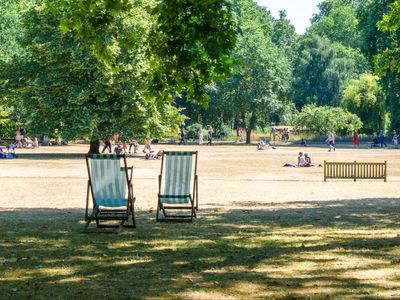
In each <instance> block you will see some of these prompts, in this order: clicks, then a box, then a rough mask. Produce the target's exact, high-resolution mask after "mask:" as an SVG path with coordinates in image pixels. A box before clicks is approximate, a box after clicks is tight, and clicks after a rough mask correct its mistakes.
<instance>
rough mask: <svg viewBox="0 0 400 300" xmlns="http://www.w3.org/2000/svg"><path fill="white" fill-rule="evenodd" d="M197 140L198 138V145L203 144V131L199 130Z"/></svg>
mask: <svg viewBox="0 0 400 300" xmlns="http://www.w3.org/2000/svg"><path fill="white" fill-rule="evenodd" d="M197 136H198V138H199V145H203V143H204V134H203V131H202V130H200V131H199V133H198V134H197Z"/></svg>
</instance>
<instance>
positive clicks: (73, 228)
mask: <svg viewBox="0 0 400 300" xmlns="http://www.w3.org/2000/svg"><path fill="white" fill-rule="evenodd" d="M354 202H355V201H354ZM371 207H374V208H375V209H374V210H373V211H372V210H371ZM398 216H399V211H398V208H397V201H396V200H394V199H385V200H382V201H381V203H380V204H378V203H377V202H376V201H371V200H365V201H360V202H355V203H352V204H347V205H345V206H344V205H340V203H339V202H330V203H325V202H324V203H310V204H309V205H308V206H307V207H303V208H296V207H294V208H287V207H285V208H279V207H277V208H276V209H274V210H272V211H266V210H249V209H239V210H222V209H217V210H208V211H202V212H201V213H200V216H199V218H198V219H197V220H196V221H195V222H193V223H191V224H181V223H178V224H170V223H156V222H155V221H154V212H141V213H139V214H138V215H137V218H138V228H137V229H136V230H133V231H132V230H130V229H124V230H123V232H122V233H121V234H120V235H116V234H113V233H96V234H94V233H93V234H92V233H89V234H84V233H80V231H81V230H82V228H83V222H82V215H81V213H80V212H78V211H71V210H69V211H65V210H51V209H34V211H32V212H30V214H28V215H27V214H25V213H24V211H22V210H19V211H8V212H2V213H1V219H0V226H1V228H2V238H1V241H0V250H1V252H0V253H1V254H0V272H1V273H0V274H1V277H0V278H1V279H0V280H1V284H0V295H1V298H2V299H24V298H30V297H33V298H42V299H49V298H51V299H57V298H60V299H70V298H80V299H100V298H107V299H121V298H122V299H128V298H164V297H168V298H195V299H204V298H249V297H252V298H253V297H273V298H287V297H301V298H302V297H311V298H313V297H315V298H320V297H321V298H322V297H328V298H330V297H334V298H346V297H347V298H357V297H360V298H365V297H367V298H368V297H371V298H391V297H392V298H398V297H400V268H399V263H400V261H399V257H400V248H399V245H400V237H399V235H398V233H399V225H400V224H399V218H398Z"/></svg>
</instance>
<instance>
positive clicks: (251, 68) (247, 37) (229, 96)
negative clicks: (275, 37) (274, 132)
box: [216, 21, 290, 143]
mask: <svg viewBox="0 0 400 300" xmlns="http://www.w3.org/2000/svg"><path fill="white" fill-rule="evenodd" d="M241 24H242V26H241V28H240V32H241V34H240V35H239V36H238V43H237V47H236V50H235V51H234V52H233V57H234V58H235V59H236V60H238V61H239V62H240V64H241V65H240V66H239V67H237V69H236V72H235V73H234V75H233V76H231V77H230V78H229V79H228V80H227V82H226V83H225V84H220V85H219V86H218V88H217V89H218V91H217V94H216V95H217V97H216V99H218V101H221V104H220V106H221V107H222V108H223V112H222V113H223V114H224V115H226V114H228V115H229V117H230V118H234V119H236V120H237V119H240V120H241V123H243V124H242V125H243V127H244V128H245V129H246V142H247V143H250V142H251V140H250V136H251V131H252V130H253V129H255V127H256V126H257V124H265V123H266V121H267V120H269V118H270V117H271V116H272V115H273V114H275V113H278V111H279V109H281V108H282V107H283V105H281V102H282V101H284V98H285V95H286V92H287V89H288V86H289V83H290V64H289V61H288V60H287V59H286V58H285V56H284V55H283V53H281V52H280V51H279V49H278V48H277V47H276V46H275V45H274V44H273V43H272V40H271V36H266V35H265V31H263V29H262V27H260V26H259V24H257V23H256V22H251V21H248V22H242V23H241Z"/></svg>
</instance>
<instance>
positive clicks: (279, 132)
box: [271, 127, 290, 143]
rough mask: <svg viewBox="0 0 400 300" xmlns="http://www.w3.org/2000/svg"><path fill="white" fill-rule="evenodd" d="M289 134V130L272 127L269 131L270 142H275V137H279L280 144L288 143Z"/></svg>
mask: <svg viewBox="0 0 400 300" xmlns="http://www.w3.org/2000/svg"><path fill="white" fill-rule="evenodd" d="M289 133H290V129H289V128H287V127H285V128H282V129H280V128H276V127H272V129H271V136H272V140H273V141H274V142H275V139H276V137H279V138H280V139H281V141H282V142H284V143H287V142H289Z"/></svg>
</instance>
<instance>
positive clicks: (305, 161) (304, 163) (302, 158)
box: [283, 152, 314, 168]
mask: <svg viewBox="0 0 400 300" xmlns="http://www.w3.org/2000/svg"><path fill="white" fill-rule="evenodd" d="M283 166H284V167H290V168H306V167H313V166H314V165H313V164H312V162H311V157H310V156H309V155H308V154H307V153H304V154H303V152H299V156H298V157H297V164H292V163H286V164H284V165H283Z"/></svg>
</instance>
